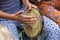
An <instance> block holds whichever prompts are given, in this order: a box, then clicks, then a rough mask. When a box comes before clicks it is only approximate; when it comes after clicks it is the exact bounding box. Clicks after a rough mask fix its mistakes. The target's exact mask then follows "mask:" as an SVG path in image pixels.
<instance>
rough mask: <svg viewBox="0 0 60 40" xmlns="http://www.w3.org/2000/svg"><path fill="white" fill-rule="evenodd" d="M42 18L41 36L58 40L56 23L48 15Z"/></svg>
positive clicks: (47, 39)
mask: <svg viewBox="0 0 60 40" xmlns="http://www.w3.org/2000/svg"><path fill="white" fill-rule="evenodd" d="M43 18H44V32H43V35H42V36H46V37H45V39H44V40H60V28H59V25H58V24H57V23H55V22H54V21H53V20H51V19H49V18H48V17H45V16H43Z"/></svg>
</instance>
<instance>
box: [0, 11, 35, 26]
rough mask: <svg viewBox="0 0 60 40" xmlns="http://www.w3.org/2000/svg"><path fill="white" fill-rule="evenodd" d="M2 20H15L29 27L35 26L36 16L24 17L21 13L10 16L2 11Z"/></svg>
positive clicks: (0, 13)
mask: <svg viewBox="0 0 60 40" xmlns="http://www.w3.org/2000/svg"><path fill="white" fill-rule="evenodd" d="M0 18H4V19H10V20H15V21H18V22H22V23H24V24H27V25H31V24H34V23H35V21H36V20H35V17H34V16H26V15H23V14H22V12H21V11H19V12H17V13H16V14H8V13H5V12H3V11H0ZM32 18H34V19H33V20H31V19H32Z"/></svg>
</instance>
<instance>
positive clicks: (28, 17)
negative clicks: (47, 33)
mask: <svg viewBox="0 0 60 40" xmlns="http://www.w3.org/2000/svg"><path fill="white" fill-rule="evenodd" d="M22 17H23V19H31V18H36V17H35V16H26V15H22Z"/></svg>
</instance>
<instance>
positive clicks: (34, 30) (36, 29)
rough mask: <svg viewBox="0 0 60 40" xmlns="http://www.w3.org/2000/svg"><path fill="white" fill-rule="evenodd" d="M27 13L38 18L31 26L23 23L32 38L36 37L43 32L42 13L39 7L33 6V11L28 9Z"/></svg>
mask: <svg viewBox="0 0 60 40" xmlns="http://www.w3.org/2000/svg"><path fill="white" fill-rule="evenodd" d="M25 15H27V16H36V19H37V20H36V23H35V24H33V25H31V26H28V25H27V24H23V25H24V31H25V33H26V34H27V35H28V36H29V37H31V38H33V37H36V36H37V35H38V34H39V33H40V32H41V29H42V18H41V14H40V12H39V11H38V9H35V8H32V9H31V11H28V10H26V11H25Z"/></svg>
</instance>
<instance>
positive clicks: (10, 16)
mask: <svg viewBox="0 0 60 40" xmlns="http://www.w3.org/2000/svg"><path fill="white" fill-rule="evenodd" d="M0 18H4V19H10V20H16V19H17V17H16V16H14V14H8V13H5V12H3V11H1V10H0Z"/></svg>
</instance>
